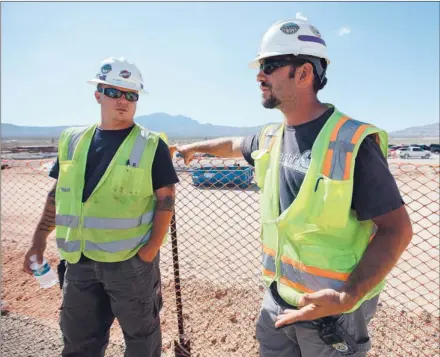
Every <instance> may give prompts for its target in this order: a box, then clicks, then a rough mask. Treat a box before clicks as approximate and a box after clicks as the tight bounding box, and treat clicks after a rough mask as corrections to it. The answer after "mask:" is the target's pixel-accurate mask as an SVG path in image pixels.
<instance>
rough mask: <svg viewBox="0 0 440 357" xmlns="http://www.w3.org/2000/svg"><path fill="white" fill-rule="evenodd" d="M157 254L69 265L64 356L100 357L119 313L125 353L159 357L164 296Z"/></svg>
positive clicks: (128, 356) (63, 321)
mask: <svg viewBox="0 0 440 357" xmlns="http://www.w3.org/2000/svg"><path fill="white" fill-rule="evenodd" d="M159 260H160V258H159V255H158V256H157V257H156V258H155V260H154V261H153V262H152V263H146V262H144V261H142V260H141V259H140V258H139V256H137V255H135V256H134V257H133V258H131V259H128V260H126V261H123V262H117V263H100V262H94V261H91V260H81V261H80V262H78V263H76V264H69V263H67V270H66V274H65V280H64V285H63V302H62V307H61V313H60V327H61V332H62V334H63V339H64V348H63V352H62V356H63V357H102V356H104V354H105V350H106V348H107V344H108V341H109V334H110V333H109V331H110V326H111V325H112V323H113V321H114V319H115V317H116V318H117V319H118V322H119V324H120V326H121V328H122V331H123V334H124V339H125V344H126V350H125V355H124V356H125V357H160V355H161V349H162V341H161V340H162V336H161V331H160V318H159V312H160V309H161V308H162V294H161V282H160V271H159Z"/></svg>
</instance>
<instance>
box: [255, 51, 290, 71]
mask: <svg viewBox="0 0 440 357" xmlns="http://www.w3.org/2000/svg"><path fill="white" fill-rule="evenodd" d="M285 54H286V53H284V52H266V53H264V54H262V55H259V56H257V57H255V58H254V60H253V61H252V62H251V63H249V68H252V69H258V68H260V61H261V60H262V59H264V58H269V57H275V56H282V55H285Z"/></svg>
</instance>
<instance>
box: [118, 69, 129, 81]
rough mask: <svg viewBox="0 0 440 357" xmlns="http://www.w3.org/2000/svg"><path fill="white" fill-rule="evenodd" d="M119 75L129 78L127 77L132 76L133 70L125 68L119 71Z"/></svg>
mask: <svg viewBox="0 0 440 357" xmlns="http://www.w3.org/2000/svg"><path fill="white" fill-rule="evenodd" d="M119 76H120V77H122V78H125V79H127V78H130V76H131V72H129V71H127V70H125V69H124V70H122V71H121V72H119Z"/></svg>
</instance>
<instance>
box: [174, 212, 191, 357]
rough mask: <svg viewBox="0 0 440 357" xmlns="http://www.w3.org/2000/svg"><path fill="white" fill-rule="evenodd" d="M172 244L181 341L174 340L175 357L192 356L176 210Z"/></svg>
mask: <svg viewBox="0 0 440 357" xmlns="http://www.w3.org/2000/svg"><path fill="white" fill-rule="evenodd" d="M171 245H172V254H173V270H174V289H175V292H176V306H177V326H178V329H179V341H176V340H174V355H175V357H190V356H191V345H190V340H189V339H186V337H185V330H184V326H183V304H182V292H181V290H180V274H179V252H178V249H177V225H176V213H175V211H174V212H173V218H172V219H171Z"/></svg>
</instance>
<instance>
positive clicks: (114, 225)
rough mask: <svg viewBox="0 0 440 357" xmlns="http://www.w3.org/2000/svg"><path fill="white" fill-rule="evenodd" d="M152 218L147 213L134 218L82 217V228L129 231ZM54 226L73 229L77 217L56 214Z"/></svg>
mask: <svg viewBox="0 0 440 357" xmlns="http://www.w3.org/2000/svg"><path fill="white" fill-rule="evenodd" d="M153 217H154V212H147V213H144V214H143V215H142V216H139V217H135V218H101V217H84V225H83V226H84V228H93V229H130V228H136V227H139V226H140V225H142V224H147V223H151V222H152V220H153ZM55 224H56V225H57V226H65V227H70V228H75V227H78V225H79V217H78V216H68V215H60V214H57V215H56V216H55Z"/></svg>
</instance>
